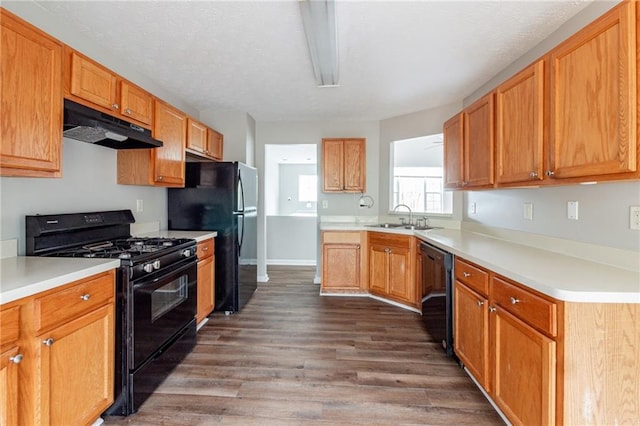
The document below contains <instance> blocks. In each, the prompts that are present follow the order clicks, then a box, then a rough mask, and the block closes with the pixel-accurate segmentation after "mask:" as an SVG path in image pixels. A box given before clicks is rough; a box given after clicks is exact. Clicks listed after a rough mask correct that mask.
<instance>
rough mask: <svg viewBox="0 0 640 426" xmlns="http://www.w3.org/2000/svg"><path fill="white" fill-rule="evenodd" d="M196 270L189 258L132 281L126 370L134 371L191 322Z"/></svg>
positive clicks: (193, 310)
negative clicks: (130, 361)
mask: <svg viewBox="0 0 640 426" xmlns="http://www.w3.org/2000/svg"><path fill="white" fill-rule="evenodd" d="M197 271H198V267H197V259H196V258H195V257H193V258H190V259H185V260H184V261H183V262H180V263H179V264H175V265H171V266H170V267H168V268H166V269H161V270H159V271H157V272H154V273H153V274H149V275H147V276H145V277H142V278H140V279H138V280H135V281H134V282H133V286H132V290H133V302H132V303H131V310H132V312H130V314H131V315H132V317H133V329H132V335H131V341H130V344H131V342H133V345H132V349H133V353H130V356H132V358H133V359H132V360H133V363H129V366H130V368H132V369H134V370H135V369H137V368H138V367H139V366H140V365H142V364H143V363H144V362H145V361H146V360H147V359H148V358H149V357H151V356H152V355H153V354H154V353H155V352H156V351H157V350H158V349H159V348H160V347H161V346H162V345H164V344H165V343H166V342H168V341H169V340H171V338H173V337H174V336H175V335H176V334H177V333H179V332H180V331H182V330H183V329H184V327H185V326H186V325H187V324H189V322H190V321H192V320H193V318H194V317H195V315H196V300H197V297H196V282H197ZM130 347H131V345H130Z"/></svg>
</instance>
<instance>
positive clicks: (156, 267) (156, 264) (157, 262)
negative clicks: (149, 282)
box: [153, 260, 160, 269]
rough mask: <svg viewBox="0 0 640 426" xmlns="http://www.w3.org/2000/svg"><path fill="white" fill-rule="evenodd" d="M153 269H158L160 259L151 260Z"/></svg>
mask: <svg viewBox="0 0 640 426" xmlns="http://www.w3.org/2000/svg"><path fill="white" fill-rule="evenodd" d="M153 269H160V261H159V260H154V261H153Z"/></svg>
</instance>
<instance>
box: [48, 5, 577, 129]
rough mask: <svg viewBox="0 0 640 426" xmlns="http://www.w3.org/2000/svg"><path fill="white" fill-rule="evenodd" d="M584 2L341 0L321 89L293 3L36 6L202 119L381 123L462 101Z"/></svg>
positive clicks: (551, 30)
mask: <svg viewBox="0 0 640 426" xmlns="http://www.w3.org/2000/svg"><path fill="white" fill-rule="evenodd" d="M588 2H589V1H588V0H586V1H584V0H583V1H566V0H563V1H412V2H402V1H340V0H338V3H337V5H336V11H337V12H336V13H337V26H338V46H339V54H338V55H339V58H338V60H339V64H340V65H339V66H340V87H337V88H317V87H316V86H315V79H314V75H313V70H312V66H311V61H310V59H309V55H308V51H307V45H306V39H305V34H304V30H303V28H302V23H301V22H302V20H301V16H300V9H299V6H298V4H297V1H277V2H274V1H175V2H174V1H171V2H167V1H107V2H105V1H82V2H78V1H71V2H55V1H40V2H38V3H39V5H40V6H41V7H42V8H44V9H48V10H49V11H51V12H52V13H53V14H54V15H56V16H58V17H59V19H60V20H62V21H64V22H67V23H68V24H69V25H71V26H75V27H77V28H78V29H79V30H80V31H82V32H83V33H84V34H86V37H88V38H90V39H94V40H95V41H96V42H97V43H98V44H100V45H102V46H103V47H105V48H106V49H108V50H109V51H110V52H111V53H112V54H115V55H117V56H118V57H121V58H122V60H123V61H125V62H128V63H130V64H132V65H133V66H134V67H135V68H136V69H137V70H138V71H140V72H141V73H142V74H144V75H146V76H149V77H150V78H151V79H152V80H154V81H155V82H156V83H157V84H159V85H160V86H162V87H164V88H166V89H167V90H168V91H170V92H171V93H175V94H176V95H177V96H179V97H181V98H183V99H184V100H185V101H187V102H188V103H189V104H190V105H192V106H193V107H195V108H196V109H198V110H200V111H204V110H212V111H243V112H247V113H248V114H250V115H251V116H252V117H254V118H255V119H256V120H257V121H276V120H349V121H350V120H380V119H384V118H389V117H393V116H397V115H402V114H406V113H410V112H414V111H418V110H423V109H427V108H432V107H436V106H440V105H444V104H447V103H451V102H455V101H458V100H461V99H462V98H464V97H465V96H467V95H469V94H470V93H471V92H473V91H474V90H475V89H477V88H478V87H479V86H481V85H482V84H484V83H485V82H486V81H488V80H489V79H490V78H491V77H493V76H494V75H495V74H496V73H497V72H498V71H500V70H501V69H503V68H505V67H506V66H507V65H509V64H510V63H511V62H513V61H514V60H515V59H517V58H518V57H520V56H521V55H522V54H524V53H525V52H526V51H528V50H529V49H530V48H532V47H533V46H535V45H536V44H538V43H539V42H540V41H541V40H543V39H544V38H545V37H546V36H547V35H549V34H550V33H551V32H553V31H554V30H555V29H556V28H558V27H559V26H560V25H561V24H562V23H563V22H565V21H567V20H568V19H569V18H570V17H572V16H573V15H575V14H576V13H577V12H578V11H579V10H581V9H582V8H584V7H585V6H586V5H587V4H588Z"/></svg>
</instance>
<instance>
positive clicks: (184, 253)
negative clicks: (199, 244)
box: [182, 249, 192, 257]
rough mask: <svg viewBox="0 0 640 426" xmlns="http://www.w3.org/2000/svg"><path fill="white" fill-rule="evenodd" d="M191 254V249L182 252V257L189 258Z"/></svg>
mask: <svg viewBox="0 0 640 426" xmlns="http://www.w3.org/2000/svg"><path fill="white" fill-rule="evenodd" d="M191 254H192V253H191V249H185V250H182V257H189V256H191Z"/></svg>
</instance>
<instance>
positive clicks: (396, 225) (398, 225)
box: [365, 223, 435, 231]
mask: <svg viewBox="0 0 640 426" xmlns="http://www.w3.org/2000/svg"><path fill="white" fill-rule="evenodd" d="M365 226H368V227H370V228H392V229H393V228H403V229H411V230H413V231H427V230H429V229H435V228H434V227H433V226H415V225H405V224H402V223H374V224H371V225H365Z"/></svg>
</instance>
